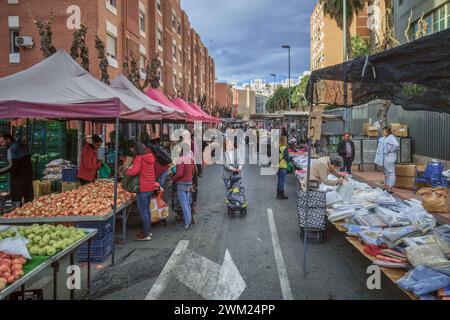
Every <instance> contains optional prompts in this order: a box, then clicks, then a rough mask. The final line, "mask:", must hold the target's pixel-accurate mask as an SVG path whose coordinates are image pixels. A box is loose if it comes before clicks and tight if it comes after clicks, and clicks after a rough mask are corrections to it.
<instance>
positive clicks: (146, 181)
mask: <svg viewBox="0 0 450 320" xmlns="http://www.w3.org/2000/svg"><path fill="white" fill-rule="evenodd" d="M132 149H134V153H135V155H136V157H135V158H134V161H133V164H132V166H131V167H130V168H129V169H128V170H127V172H126V175H127V176H131V177H135V176H139V192H138V193H137V205H138V208H139V212H140V214H141V219H142V226H143V231H142V232H141V233H139V234H138V235H137V237H136V238H135V240H136V241H149V240H151V239H152V234H151V233H150V229H151V216H150V200H151V197H152V195H153V193H154V191H155V190H157V189H158V187H159V184H158V183H157V182H156V181H155V157H154V156H153V154H152V153H151V152H150V151H148V149H147V148H146V147H145V145H144V144H142V143H140V142H137V143H136V144H135V146H134V148H132Z"/></svg>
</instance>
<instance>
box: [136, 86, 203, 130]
mask: <svg viewBox="0 0 450 320" xmlns="http://www.w3.org/2000/svg"><path fill="white" fill-rule="evenodd" d="M145 94H146V95H147V96H149V97H150V98H152V99H153V100H155V101H157V102H159V103H161V104H163V105H165V106H168V107H170V108H173V109H175V110H179V111H181V112H184V113H185V114H186V116H185V118H184V119H183V120H185V121H188V122H194V119H193V118H192V117H191V116H190V115H189V114H187V113H186V111H185V110H183V109H182V108H180V107H179V106H178V105H176V104H175V103H173V102H172V101H170V100H169V98H167V97H166V96H165V95H164V93H163V92H161V91H159V90H156V89H153V88H149V89H148V90H147V92H146V93H145Z"/></svg>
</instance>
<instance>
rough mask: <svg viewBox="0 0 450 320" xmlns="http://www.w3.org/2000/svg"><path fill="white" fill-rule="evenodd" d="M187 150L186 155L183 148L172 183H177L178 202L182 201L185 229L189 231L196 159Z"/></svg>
mask: <svg viewBox="0 0 450 320" xmlns="http://www.w3.org/2000/svg"><path fill="white" fill-rule="evenodd" d="M184 149H186V151H185V153H184V152H183V148H182V149H181V151H180V158H179V159H178V160H177V166H176V173H175V175H174V176H173V178H172V183H176V186H177V195H178V200H179V201H180V205H181V209H182V210H183V216H184V227H185V228H186V229H189V226H190V225H191V223H192V211H191V203H192V188H193V184H192V178H193V176H194V172H195V164H194V159H193V157H192V152H191V151H188V150H190V148H189V147H188V148H184Z"/></svg>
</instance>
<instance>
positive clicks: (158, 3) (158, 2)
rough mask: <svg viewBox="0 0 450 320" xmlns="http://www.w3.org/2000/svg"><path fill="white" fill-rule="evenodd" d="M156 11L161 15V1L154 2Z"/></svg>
mask: <svg viewBox="0 0 450 320" xmlns="http://www.w3.org/2000/svg"><path fill="white" fill-rule="evenodd" d="M156 9H158V12H159V13H162V11H161V0H157V1H156Z"/></svg>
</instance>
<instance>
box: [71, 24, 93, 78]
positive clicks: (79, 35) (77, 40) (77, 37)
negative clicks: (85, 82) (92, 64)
mask: <svg viewBox="0 0 450 320" xmlns="http://www.w3.org/2000/svg"><path fill="white" fill-rule="evenodd" d="M86 33H87V27H86V25H84V24H82V25H81V26H80V29H77V30H75V31H74V33H73V39H72V46H71V47H70V55H71V57H72V59H73V60H75V61H77V59H78V58H81V66H82V67H83V69H85V70H86V71H89V49H88V47H87V45H86Z"/></svg>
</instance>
